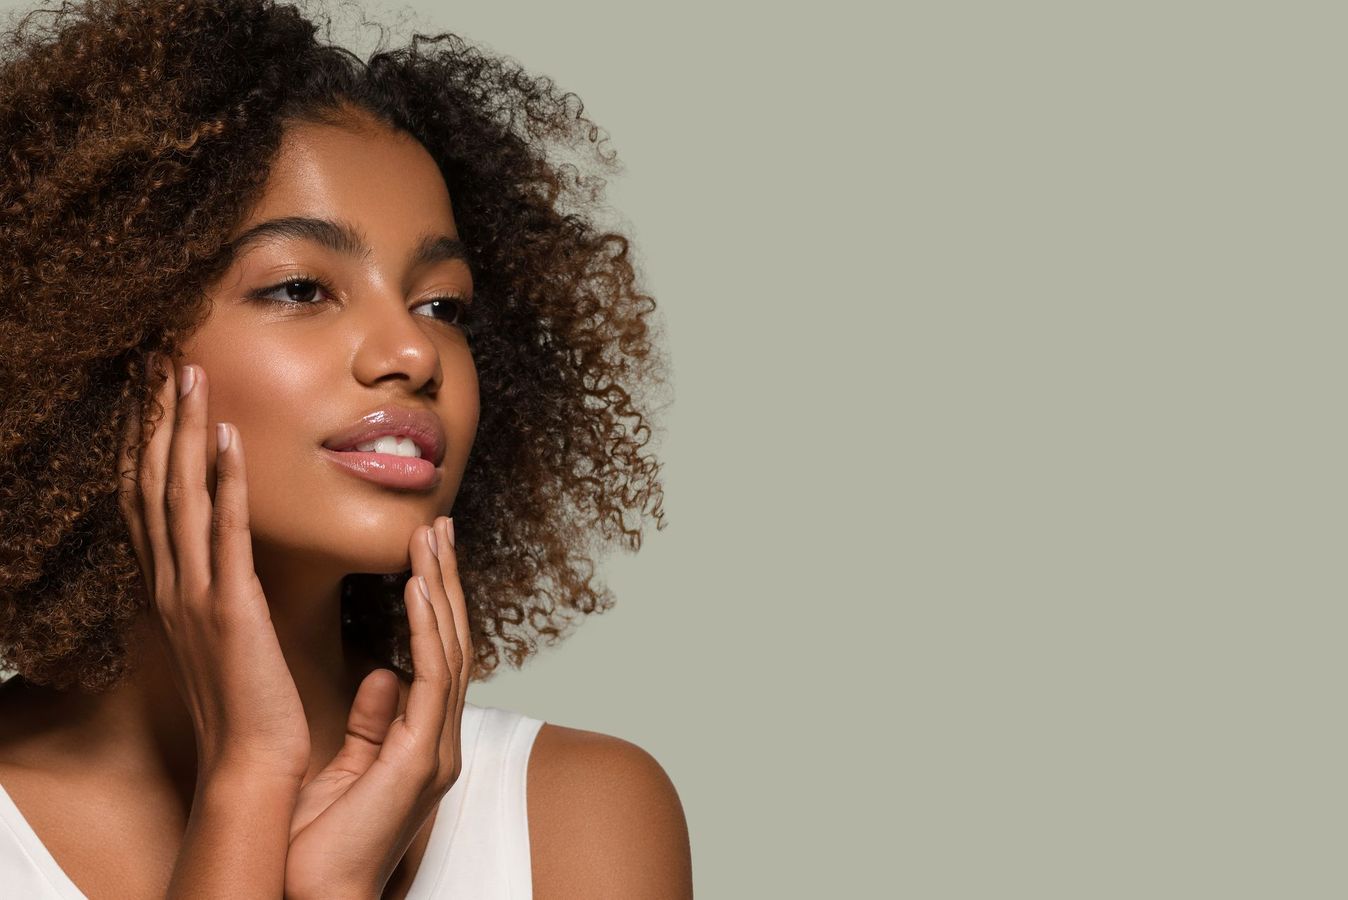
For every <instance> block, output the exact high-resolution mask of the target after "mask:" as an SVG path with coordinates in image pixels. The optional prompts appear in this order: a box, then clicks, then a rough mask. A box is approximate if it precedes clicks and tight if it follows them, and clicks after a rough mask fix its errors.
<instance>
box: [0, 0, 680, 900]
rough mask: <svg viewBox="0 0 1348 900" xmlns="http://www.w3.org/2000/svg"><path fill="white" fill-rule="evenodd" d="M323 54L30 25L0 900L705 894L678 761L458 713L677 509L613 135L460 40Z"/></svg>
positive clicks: (12, 130) (234, 26) (5, 317)
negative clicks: (599, 223) (652, 392)
mask: <svg viewBox="0 0 1348 900" xmlns="http://www.w3.org/2000/svg"><path fill="white" fill-rule="evenodd" d="M43 15H49V18H47V19H43V18H41V16H43ZM316 32H317V27H316V26H315V25H314V24H313V23H312V22H311V21H309V20H307V19H306V18H305V17H303V16H302V15H301V14H300V13H299V12H298V11H297V10H295V9H294V8H293V7H290V6H285V5H278V4H275V3H272V2H268V0H163V2H160V0H93V2H88V3H85V4H82V5H79V6H68V7H66V8H64V9H63V10H60V11H55V12H51V13H48V12H47V11H44V12H41V13H38V14H30V15H29V16H28V17H26V18H24V19H23V20H22V21H20V22H19V23H18V25H17V26H16V27H15V28H14V29H13V31H11V32H10V33H9V34H8V35H7V41H6V45H5V56H4V60H3V70H2V74H0V116H3V121H4V128H5V134H6V148H5V153H4V154H3V163H0V166H2V168H0V172H2V174H0V208H3V210H4V219H3V222H4V225H3V228H2V229H0V242H2V243H0V247H2V248H3V251H4V256H3V258H4V259H5V263H6V269H5V272H4V274H3V275H2V276H0V351H2V355H3V363H0V662H3V664H4V666H5V668H7V669H10V670H13V671H14V672H16V673H17V674H15V675H14V676H13V677H12V678H11V679H10V680H9V681H7V682H6V683H5V684H4V685H3V687H0V788H2V789H3V790H0V826H3V827H0V886H3V889H4V891H5V892H6V896H10V895H13V896H25V897H44V898H46V897H50V898H56V897H63V898H70V897H82V896H88V897H93V898H100V897H114V896H115V897H161V896H165V895H166V894H167V895H169V896H190V897H202V896H229V897H254V896H256V897H274V896H286V897H323V898H341V897H366V898H371V897H380V896H383V897H408V898H427V897H441V896H444V897H474V898H486V897H528V896H531V894H532V895H533V896H537V897H540V898H543V897H582V896H583V897H588V898H593V897H686V896H690V895H691V887H690V862H689V858H688V856H689V851H688V836H687V832H686V828H685V823H684V817H683V812H682V809H681V806H680V803H679V800H678V796H677V793H676V792H675V790H674V788H673V786H672V784H671V783H670V780H669V779H668V777H667V776H666V774H665V772H664V771H663V770H662V768H661V767H660V765H659V764H658V763H657V762H656V761H655V760H654V759H653V758H652V757H651V756H650V755H649V754H648V753H646V752H645V751H643V750H642V749H641V748H639V747H637V746H635V745H633V744H631V743H629V742H627V741H624V740H622V739H620V738H616V737H610V736H607V735H602V734H597V733H593V732H588V731H582V730H578V729H572V728H566V727H562V726H558V725H554V724H551V723H544V722H541V721H540V720H537V719H531V718H529V717H527V716H523V715H520V714H518V713H513V712H510V711H508V710H500V709H495V708H489V707H478V706H476V705H474V704H472V703H468V702H467V701H466V699H465V690H466V687H467V684H468V683H469V681H470V680H482V679H483V678H485V677H487V676H489V675H490V674H491V672H492V671H493V670H494V669H495V668H496V667H497V665H498V664H499V663H500V662H501V661H502V656H501V655H502V654H505V658H506V659H507V660H508V661H509V662H510V663H511V664H512V665H515V666H518V665H520V664H521V663H522V662H523V661H524V660H525V659H527V658H528V656H529V655H530V654H531V653H532V652H533V651H534V650H535V649H536V647H537V639H538V638H544V639H546V640H547V641H549V642H551V641H555V640H556V639H557V638H559V637H560V636H561V635H562V634H563V633H564V631H565V627H566V626H567V624H568V623H569V622H571V621H572V620H573V619H574V618H575V617H577V616H580V615H583V614H585V613H590V612H595V611H599V610H602V609H605V608H607V605H608V603H609V602H610V597H609V595H608V592H607V590H606V589H605V588H604V587H603V586H602V585H597V584H596V583H595V581H594V576H593V564H592V561H591V556H590V553H591V550H592V548H594V547H595V546H597V543H599V542H603V541H622V542H624V543H625V544H626V545H628V546H630V547H631V548H632V549H636V548H637V547H639V546H640V539H641V533H642V532H641V525H642V519H643V517H644V516H646V515H650V516H653V517H654V519H655V520H656V524H657V527H658V526H659V525H661V524H662V522H663V520H662V516H661V509H660V499H661V490H660V484H659V481H658V478H657V476H658V473H659V465H658V463H657V462H656V461H655V460H654V458H653V457H652V456H651V455H650V454H649V453H648V452H647V451H646V450H645V449H644V447H645V444H646V443H647V440H648V438H649V435H650V430H649V427H648V423H647V420H646V418H645V416H644V415H643V413H642V411H641V406H640V402H641V401H640V397H641V395H642V393H643V392H644V391H645V390H646V389H648V388H652V387H655V386H657V385H658V384H659V379H658V374H659V372H660V371H661V366H660V361H659V354H658V348H657V347H656V346H655V344H654V343H653V341H652V337H651V329H650V328H649V326H648V322H647V317H648V316H649V315H650V314H651V312H652V310H653V303H652V302H651V300H650V298H649V297H647V296H645V295H644V294H642V293H640V292H639V291H638V290H637V289H636V287H635V275H634V271H633V267H632V265H631V263H630V262H629V260H628V258H627V250H628V244H627V241H626V240H625V239H624V238H623V237H622V236H621V235H618V234H615V233H612V232H605V231H601V230H599V229H597V228H596V227H595V226H594V224H593V223H592V222H591V220H590V219H589V217H588V216H587V214H586V212H587V205H588V204H592V203H595V202H597V201H598V200H599V198H600V192H601V190H602V184H603V182H602V180H600V179H598V178H596V177H592V176H591V177H587V176H585V175H584V174H582V173H581V171H580V170H579V169H577V168H576V167H575V166H574V165H571V164H560V163H557V162H554V161H552V160H551V159H550V157H552V156H553V155H554V154H555V153H556V152H557V151H559V150H565V149H567V148H568V147H575V146H585V145H587V143H594V142H596V141H597V139H598V135H599V132H598V130H597V129H595V128H594V126H593V125H592V124H591V123H590V122H589V121H588V120H587V119H585V118H584V117H583V116H581V107H580V104H579V102H578V101H575V99H574V97H573V96H572V95H560V94H558V93H557V91H556V90H555V89H554V88H553V86H552V84H551V82H549V81H548V80H547V79H545V78H533V77H530V76H528V75H527V74H525V73H523V72H522V71H520V70H519V69H518V67H516V66H515V65H514V64H513V63H510V62H508V61H505V60H502V59H497V58H492V57H490V56H487V55H484V54H483V53H481V52H480V51H478V50H477V49H475V48H472V47H470V46H468V45H467V44H465V43H464V42H463V41H462V40H460V39H458V38H457V37H454V36H453V35H440V36H437V37H434V38H424V37H422V36H417V37H416V38H414V40H413V41H412V43H411V45H410V46H409V47H407V48H404V49H401V50H396V51H392V52H383V53H376V54H375V55H374V56H372V57H371V58H370V60H369V62H368V64H365V63H362V62H360V60H359V59H358V58H357V57H355V56H353V55H352V54H350V53H348V52H346V51H343V50H340V49H338V48H335V47H331V46H328V45H326V44H325V43H323V42H320V41H319V40H317V39H316ZM596 158H597V159H599V160H600V161H608V160H607V159H606V158H605V157H603V156H602V154H598V155H597V157H596ZM526 785H527V790H526Z"/></svg>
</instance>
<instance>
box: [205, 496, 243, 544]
mask: <svg viewBox="0 0 1348 900" xmlns="http://www.w3.org/2000/svg"><path fill="white" fill-rule="evenodd" d="M246 525H247V517H246V515H245V514H244V513H243V512H241V511H240V510H238V509H235V508H234V507H233V506H230V505H228V504H217V505H216V507H215V515H213V516H212V517H211V536H212V537H214V538H216V539H217V540H218V539H220V538H222V537H225V536H226V535H228V534H229V533H230V532H233V531H237V530H239V529H240V528H243V527H245V526H246Z"/></svg>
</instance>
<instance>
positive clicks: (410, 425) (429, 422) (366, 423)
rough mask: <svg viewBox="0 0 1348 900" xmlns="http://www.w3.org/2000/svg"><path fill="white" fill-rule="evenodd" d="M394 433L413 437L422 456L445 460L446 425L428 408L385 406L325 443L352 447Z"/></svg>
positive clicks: (330, 446)
mask: <svg viewBox="0 0 1348 900" xmlns="http://www.w3.org/2000/svg"><path fill="white" fill-rule="evenodd" d="M386 435H393V436H396V437H406V438H409V439H410V440H412V441H413V442H414V443H415V444H416V445H417V449H419V450H420V451H421V458H422V459H425V460H428V461H430V462H431V463H432V464H434V465H435V466H437V467H438V466H439V465H440V463H442V462H444V459H445V426H444V425H443V424H442V423H441V422H440V417H439V416H437V415H435V414H434V413H432V412H430V411H428V410H424V409H407V408H405V407H401V406H381V407H379V408H378V409H375V410H372V411H370V412H368V413H366V414H365V415H363V416H361V417H360V419H359V420H358V421H356V422H354V423H353V424H351V425H349V426H347V427H346V428H343V429H342V430H341V431H339V432H337V433H336V434H334V435H333V436H332V437H330V438H328V439H327V440H326V441H324V442H323V446H324V447H326V448H328V449H329V450H335V451H338V452H341V451H344V450H352V449H354V448H355V446H356V445H357V444H363V443H365V442H366V441H372V440H374V439H375V438H379V437H384V436H386Z"/></svg>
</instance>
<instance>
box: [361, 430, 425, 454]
mask: <svg viewBox="0 0 1348 900" xmlns="http://www.w3.org/2000/svg"><path fill="white" fill-rule="evenodd" d="M355 449H357V450H362V451H364V452H366V453H388V454H390V455H392V456H415V457H417V458H418V459H420V458H421V448H419V447H418V446H417V444H416V441H414V440H412V439H411V438H408V437H401V436H398V437H395V436H394V435H391V434H386V435H384V436H382V437H378V438H375V439H374V440H372V441H366V442H365V443H363V444H357V445H356V447H355Z"/></svg>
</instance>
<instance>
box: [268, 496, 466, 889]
mask: <svg viewBox="0 0 1348 900" xmlns="http://www.w3.org/2000/svg"><path fill="white" fill-rule="evenodd" d="M452 528H453V523H452V522H450V521H449V520H447V519H445V518H444V517H440V518H437V519H436V521H435V522H434V523H433V524H432V525H430V526H418V527H417V528H416V530H415V531H414V532H413V534H412V538H411V556H412V577H411V578H409V579H408V582H407V589H406V591H405V592H404V595H403V596H404V600H405V602H406V604H407V616H408V621H409V623H410V626H411V649H412V667H413V679H412V685H411V687H410V688H409V689H408V695H407V708H406V711H405V712H404V714H403V715H400V716H396V718H395V714H396V713H397V708H398V701H399V689H398V679H397V676H396V675H395V674H394V673H393V672H392V671H391V670H389V669H376V670H374V671H373V672H371V673H370V674H369V675H367V676H366V677H365V680H364V681H362V682H361V684H360V688H359V689H358V690H357V692H356V697H355V701H354V702H353V703H352V704H351V713H350V715H349V717H348V719H347V726H346V741H345V743H344V744H343V745H342V749H341V750H340V751H338V753H337V755H336V756H335V757H333V760H332V762H331V763H329V764H328V765H327V767H326V768H324V769H323V771H321V772H320V773H318V774H317V775H315V776H314V778H313V780H311V781H310V782H309V783H308V784H306V785H304V786H303V787H302V788H301V789H300V793H299V798H298V801H297V802H296V804H295V811H294V815H293V817H292V820H291V825H290V851H289V853H288V855H287V857H286V875H285V896H286V897H287V898H310V897H364V898H367V900H374V898H378V897H379V896H380V895H381V894H382V892H383V890H384V886H385V884H387V882H388V880H389V878H390V877H391V876H392V874H393V871H394V869H396V868H397V865H398V863H399V861H400V860H401V859H402V857H403V854H405V853H406V852H407V848H408V846H410V845H411V843H412V841H413V840H414V839H415V838H416V835H417V832H418V831H419V830H420V829H421V827H422V826H423V825H424V824H425V821H426V819H427V818H428V817H429V815H430V813H431V811H432V810H434V809H435V807H436V805H437V804H438V803H439V802H440V799H441V798H442V797H443V796H444V794H445V793H446V792H447V791H448V790H449V789H450V788H451V787H453V786H454V782H455V781H456V780H457V779H458V777H459V772H460V770H461V767H462V758H461V753H460V723H461V722H462V718H463V704H464V695H465V690H466V688H467V684H468V672H469V666H470V664H471V661H472V658H473V653H472V643H471V638H470V636H469V628H468V612H467V607H466V605H465V603H464V597H463V588H462V586H461V585H460V583H459V572H458V562H457V560H456V558H455V553H454V543H453V532H452ZM432 533H434V534H435V536H436V537H435V540H436V544H437V546H438V549H439V556H438V558H437V556H436V554H435V553H434V552H432V549H431V545H430V543H429V542H428V536H429V535H430V534H432ZM418 575H422V576H424V577H425V579H426V584H427V586H428V587H429V588H430V599H429V600H425V599H422V597H421V593H420V591H419V590H418V587H417V582H418V578H417V576H418Z"/></svg>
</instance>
